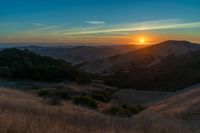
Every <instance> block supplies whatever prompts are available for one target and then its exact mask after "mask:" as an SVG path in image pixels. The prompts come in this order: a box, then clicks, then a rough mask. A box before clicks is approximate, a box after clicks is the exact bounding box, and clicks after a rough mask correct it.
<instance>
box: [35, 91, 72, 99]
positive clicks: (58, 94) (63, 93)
mask: <svg viewBox="0 0 200 133" xmlns="http://www.w3.org/2000/svg"><path fill="white" fill-rule="evenodd" d="M38 95H39V96H40V97H59V98H60V99H61V100H68V99H70V96H69V94H68V92H67V91H66V90H60V89H58V90H57V89H51V88H49V89H41V90H39V92H38Z"/></svg>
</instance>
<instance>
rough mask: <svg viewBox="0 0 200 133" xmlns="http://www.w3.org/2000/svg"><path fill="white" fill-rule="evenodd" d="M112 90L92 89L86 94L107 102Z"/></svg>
mask: <svg viewBox="0 0 200 133" xmlns="http://www.w3.org/2000/svg"><path fill="white" fill-rule="evenodd" d="M112 93H113V92H112V91H108V90H107V91H92V92H90V93H89V94H88V95H89V96H90V97H92V98H93V99H95V100H98V101H101V102H104V103H107V102H109V101H110V99H111V98H110V96H111V95H112Z"/></svg>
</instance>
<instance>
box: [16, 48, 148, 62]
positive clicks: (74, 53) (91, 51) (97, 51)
mask: <svg viewBox="0 0 200 133" xmlns="http://www.w3.org/2000/svg"><path fill="white" fill-rule="evenodd" d="M144 47H146V46H139V45H118V46H114V45H113V46H71V47H70V46H49V47H47V46H24V47H17V48H20V49H28V50H30V51H33V52H35V53H37V54H40V55H42V56H50V57H52V58H55V59H63V60H65V61H67V62H70V63H72V64H80V63H83V62H86V61H90V60H95V59H101V58H107V57H110V56H114V55H118V54H123V53H126V52H129V51H134V50H138V49H141V48H144Z"/></svg>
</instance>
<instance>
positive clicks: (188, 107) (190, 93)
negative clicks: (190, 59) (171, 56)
mask: <svg viewBox="0 0 200 133" xmlns="http://www.w3.org/2000/svg"><path fill="white" fill-rule="evenodd" d="M199 93H200V92H199V87H198V86H193V87H191V88H188V89H186V90H185V91H183V92H178V93H174V95H173V96H172V97H169V98H166V99H164V100H161V101H158V102H154V103H153V104H150V105H148V108H147V109H146V110H145V111H144V112H141V113H140V114H138V115H136V116H134V117H132V118H122V117H110V116H106V115H103V114H101V113H100V112H96V111H94V110H91V109H88V108H85V107H80V106H75V105H73V104H72V103H70V102H65V101H63V102H62V105H58V106H52V105H49V104H48V103H46V102H45V101H44V99H42V98H40V97H37V96H35V94H34V93H31V92H28V93H27V92H22V91H18V90H14V89H11V88H2V87H0V112H1V116H0V118H1V119H0V123H1V126H0V132H1V133H7V132H10V133H16V132H19V133H27V132H29V133H35V132H37V133H53V132H59V133H66V132H73V133H94V132H95V133H114V132H115V133H116V132H117V133H133V132H134V133H141V132H147V131H148V133H155V132H156V133H163V132H164V133H169V132H170V133H198V132H199V131H200V129H199V126H198V123H199V119H198V118H199V106H200V99H199V96H198V94H199ZM180 101H181V102H180Z"/></svg>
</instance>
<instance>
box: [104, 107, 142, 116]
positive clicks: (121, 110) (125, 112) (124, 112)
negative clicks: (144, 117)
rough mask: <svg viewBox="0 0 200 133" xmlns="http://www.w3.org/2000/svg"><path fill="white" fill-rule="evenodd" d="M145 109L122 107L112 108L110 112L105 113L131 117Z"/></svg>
mask: <svg viewBox="0 0 200 133" xmlns="http://www.w3.org/2000/svg"><path fill="white" fill-rule="evenodd" d="M144 109H145V107H143V106H139V105H138V106H135V107H128V106H127V105H122V106H119V107H117V106H116V107H111V108H109V109H108V110H105V111H104V113H105V114H108V115H113V116H121V117H131V116H133V115H134V114H137V113H139V112H141V111H143V110H144Z"/></svg>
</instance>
